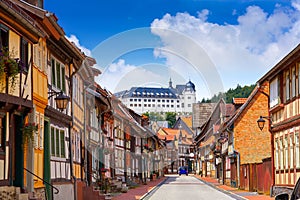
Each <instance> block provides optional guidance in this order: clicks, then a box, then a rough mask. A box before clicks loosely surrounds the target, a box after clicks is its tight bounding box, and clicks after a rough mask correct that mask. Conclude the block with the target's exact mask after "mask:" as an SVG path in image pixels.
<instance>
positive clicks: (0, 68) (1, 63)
mask: <svg viewBox="0 0 300 200" xmlns="http://www.w3.org/2000/svg"><path fill="white" fill-rule="evenodd" d="M13 57H14V56H13V53H12V52H10V51H9V50H8V48H7V47H5V48H2V49H0V81H1V86H2V87H5V83H6V81H7V80H8V83H10V86H11V89H12V90H14V89H15V86H16V79H17V75H18V74H19V60H18V59H14V58H13ZM2 89H3V88H2Z"/></svg>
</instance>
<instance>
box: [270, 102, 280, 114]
mask: <svg viewBox="0 0 300 200" xmlns="http://www.w3.org/2000/svg"><path fill="white" fill-rule="evenodd" d="M283 108H284V104H283V103H281V104H277V105H275V106H273V107H272V108H270V110H269V111H270V113H274V112H277V111H279V110H281V109H283Z"/></svg>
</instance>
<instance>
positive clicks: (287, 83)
mask: <svg viewBox="0 0 300 200" xmlns="http://www.w3.org/2000/svg"><path fill="white" fill-rule="evenodd" d="M289 99H290V72H289V71H287V72H286V74H285V100H289Z"/></svg>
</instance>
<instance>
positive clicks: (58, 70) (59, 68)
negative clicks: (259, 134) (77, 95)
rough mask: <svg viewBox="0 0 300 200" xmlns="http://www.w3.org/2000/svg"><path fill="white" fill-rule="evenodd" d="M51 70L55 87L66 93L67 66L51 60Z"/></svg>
mask: <svg viewBox="0 0 300 200" xmlns="http://www.w3.org/2000/svg"><path fill="white" fill-rule="evenodd" d="M51 68H52V85H53V86H55V87H56V88H57V89H60V90H62V91H64V92H66V83H65V81H66V77H65V66H64V65H63V64H62V63H61V62H59V61H58V60H56V59H55V58H51Z"/></svg>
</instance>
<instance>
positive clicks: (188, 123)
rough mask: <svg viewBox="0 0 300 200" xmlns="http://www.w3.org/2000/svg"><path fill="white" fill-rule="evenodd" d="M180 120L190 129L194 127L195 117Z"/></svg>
mask: <svg viewBox="0 0 300 200" xmlns="http://www.w3.org/2000/svg"><path fill="white" fill-rule="evenodd" d="M180 118H181V119H182V121H183V122H184V123H185V124H186V125H187V126H188V127H189V128H192V126H193V117H192V116H188V117H180Z"/></svg>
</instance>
